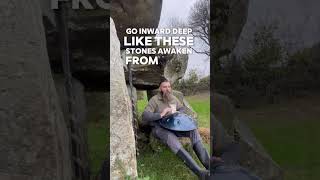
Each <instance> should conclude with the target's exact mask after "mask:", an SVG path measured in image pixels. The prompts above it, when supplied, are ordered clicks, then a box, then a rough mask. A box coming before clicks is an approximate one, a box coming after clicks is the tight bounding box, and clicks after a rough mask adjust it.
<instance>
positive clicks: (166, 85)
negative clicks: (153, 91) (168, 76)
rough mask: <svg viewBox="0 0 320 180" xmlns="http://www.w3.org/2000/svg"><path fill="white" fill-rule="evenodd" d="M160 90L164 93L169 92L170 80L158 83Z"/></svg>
mask: <svg viewBox="0 0 320 180" xmlns="http://www.w3.org/2000/svg"><path fill="white" fill-rule="evenodd" d="M160 91H161V92H162V93H164V94H167V93H171V84H170V82H163V83H161V85H160Z"/></svg>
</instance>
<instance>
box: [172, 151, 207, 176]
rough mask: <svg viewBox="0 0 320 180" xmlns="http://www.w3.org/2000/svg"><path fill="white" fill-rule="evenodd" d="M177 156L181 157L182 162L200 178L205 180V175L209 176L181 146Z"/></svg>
mask: <svg viewBox="0 0 320 180" xmlns="http://www.w3.org/2000/svg"><path fill="white" fill-rule="evenodd" d="M177 156H178V157H179V158H180V159H182V161H183V162H184V164H186V165H187V166H188V168H189V169H191V171H192V172H193V173H195V174H196V175H197V176H198V177H199V179H200V180H205V179H207V177H209V171H208V170H202V169H201V168H200V167H199V165H198V164H197V163H196V162H195V161H194V160H193V159H192V157H191V156H190V154H189V153H188V152H187V151H186V150H185V149H183V148H181V149H180V150H179V151H178V152H177Z"/></svg>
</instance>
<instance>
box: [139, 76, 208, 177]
mask: <svg viewBox="0 0 320 180" xmlns="http://www.w3.org/2000/svg"><path fill="white" fill-rule="evenodd" d="M159 89H160V92H159V93H158V94H157V95H155V96H153V97H152V98H151V99H150V100H149V103H148V105H147V107H146V108H145V110H144V112H143V114H142V120H143V121H144V122H147V123H148V124H149V125H151V126H152V132H151V133H152V135H153V136H155V137H156V138H158V139H160V141H161V142H163V143H164V144H166V145H168V146H169V148H170V149H171V150H172V151H173V153H175V154H176V155H177V156H178V157H179V158H180V159H182V160H183V162H184V163H185V164H186V165H187V166H188V167H189V168H190V169H191V170H192V171H193V172H194V173H195V174H196V175H197V176H198V177H199V178H200V179H204V178H205V177H206V176H207V175H208V172H209V171H208V170H209V162H210V160H209V155H208V152H207V151H206V149H205V148H204V146H203V144H202V142H201V137H200V134H199V132H198V130H197V129H195V130H191V131H183V132H181V131H179V132H178V131H172V130H168V129H165V128H162V127H161V126H160V125H159V124H158V122H157V120H159V119H161V118H163V117H164V116H166V115H168V114H172V113H174V112H175V110H176V111H179V112H183V111H184V107H183V105H182V104H181V102H180V101H179V100H178V99H177V98H176V97H175V96H173V95H172V90H171V84H170V82H169V81H168V80H166V79H163V80H162V81H161V83H160V87H159ZM170 105H171V107H170ZM175 108H176V109H175ZM178 137H189V138H190V140H191V143H192V146H193V149H194V151H195V153H196V154H197V156H198V158H199V160H200V161H201V163H202V164H203V166H204V167H205V168H206V170H203V169H201V168H200V167H199V165H198V164H197V163H196V162H195V161H194V160H193V159H192V157H191V155H190V154H189V153H188V152H187V151H186V150H185V149H184V148H183V146H182V145H181V143H180V141H179V139H178Z"/></svg>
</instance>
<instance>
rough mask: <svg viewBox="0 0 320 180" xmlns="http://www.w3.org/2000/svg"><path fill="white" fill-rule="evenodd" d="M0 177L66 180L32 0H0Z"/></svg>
mask: <svg viewBox="0 0 320 180" xmlns="http://www.w3.org/2000/svg"><path fill="white" fill-rule="evenodd" d="M0 12H1V13H0V59H1V61H0V84H1V86H0V136H1V137H0V144H1V146H0V162H1V163H0V179H1V180H40V179H46V180H70V179H72V169H71V160H70V149H69V137H68V131H67V127H66V123H65V121H64V118H63V114H62V111H61V108H60V105H59V102H58V96H57V93H56V89H55V86H54V82H53V79H52V75H51V70H50V66H49V59H48V55H47V50H46V39H45V34H44V27H43V25H42V12H41V7H40V4H39V3H38V1H37V0H25V1H20V0H1V1H0Z"/></svg>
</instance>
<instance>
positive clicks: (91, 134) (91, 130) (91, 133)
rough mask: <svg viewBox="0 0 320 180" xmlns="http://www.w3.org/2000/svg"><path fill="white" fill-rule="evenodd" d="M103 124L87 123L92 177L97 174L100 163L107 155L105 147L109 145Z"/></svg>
mask: <svg viewBox="0 0 320 180" xmlns="http://www.w3.org/2000/svg"><path fill="white" fill-rule="evenodd" d="M105 124H106V122H105V121H100V122H99V123H96V122H89V123H88V146H89V159H90V171H91V174H92V175H93V176H95V175H97V174H98V173H99V171H100V168H101V165H102V162H103V160H104V159H105V158H106V156H107V154H108V153H107V152H106V150H107V147H106V146H107V144H109V138H108V137H107V127H106V125H105Z"/></svg>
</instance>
